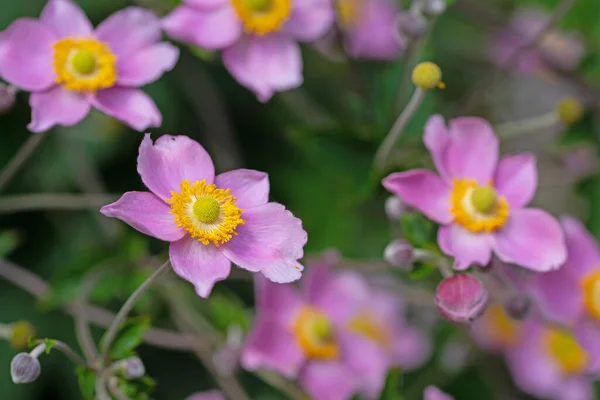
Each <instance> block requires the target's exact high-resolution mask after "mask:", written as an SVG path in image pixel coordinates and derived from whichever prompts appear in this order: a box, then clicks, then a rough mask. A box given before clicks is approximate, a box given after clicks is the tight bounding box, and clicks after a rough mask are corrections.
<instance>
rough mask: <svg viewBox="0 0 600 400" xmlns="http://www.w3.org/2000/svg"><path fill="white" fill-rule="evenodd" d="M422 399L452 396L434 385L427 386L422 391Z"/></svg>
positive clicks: (431, 399)
mask: <svg viewBox="0 0 600 400" xmlns="http://www.w3.org/2000/svg"><path fill="white" fill-rule="evenodd" d="M423 400H454V397H452V396H450V395H448V394H447V393H444V392H442V391H441V390H440V389H438V388H437V387H435V386H427V387H426V388H425V392H423Z"/></svg>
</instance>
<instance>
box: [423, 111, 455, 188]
mask: <svg viewBox="0 0 600 400" xmlns="http://www.w3.org/2000/svg"><path fill="white" fill-rule="evenodd" d="M423 143H425V147H427V150H429V153H430V154H431V158H433V164H434V165H435V168H436V169H437V171H438V172H439V174H440V176H441V177H442V179H444V180H445V181H448V182H450V181H451V180H452V178H451V177H450V176H449V175H448V167H447V166H446V163H447V160H446V157H447V156H446V153H447V151H448V147H449V146H450V133H449V132H448V128H446V122H445V121H444V117H442V116H441V115H432V116H431V117H429V119H428V120H427V123H426V124H425V129H424V131H423Z"/></svg>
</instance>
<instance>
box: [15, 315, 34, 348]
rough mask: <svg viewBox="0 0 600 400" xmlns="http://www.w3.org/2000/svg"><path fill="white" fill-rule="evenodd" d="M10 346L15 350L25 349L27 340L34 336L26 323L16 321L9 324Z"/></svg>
mask: <svg viewBox="0 0 600 400" xmlns="http://www.w3.org/2000/svg"><path fill="white" fill-rule="evenodd" d="M11 329H12V332H11V335H10V338H9V342H10V345H11V346H12V347H13V348H14V349H17V350H22V349H26V348H27V344H28V341H29V338H30V337H32V336H35V329H34V328H33V326H32V325H31V324H30V323H29V322H27V321H16V322H14V323H12V324H11Z"/></svg>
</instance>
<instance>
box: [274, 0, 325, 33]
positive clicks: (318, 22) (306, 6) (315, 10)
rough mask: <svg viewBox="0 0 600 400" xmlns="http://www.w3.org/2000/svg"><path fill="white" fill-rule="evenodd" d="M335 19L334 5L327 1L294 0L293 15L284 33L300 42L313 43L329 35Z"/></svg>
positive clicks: (285, 26) (287, 22)
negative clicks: (328, 32)
mask: <svg viewBox="0 0 600 400" xmlns="http://www.w3.org/2000/svg"><path fill="white" fill-rule="evenodd" d="M334 18H335V13H334V11H333V7H332V3H331V2H330V1H327V0H294V1H293V2H292V13H291V14H290V17H289V18H288V20H287V21H286V23H285V25H284V27H283V31H284V32H285V33H288V34H290V35H292V36H293V37H295V38H296V39H298V40H302V41H307V42H312V41H315V40H317V39H319V38H320V37H322V36H323V35H325V33H327V31H328V30H329V29H330V28H331V27H332V25H333V21H334Z"/></svg>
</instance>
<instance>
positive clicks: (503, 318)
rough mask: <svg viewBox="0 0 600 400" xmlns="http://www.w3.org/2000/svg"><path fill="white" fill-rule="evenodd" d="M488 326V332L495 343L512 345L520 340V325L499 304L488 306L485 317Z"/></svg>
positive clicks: (505, 345)
mask: <svg viewBox="0 0 600 400" xmlns="http://www.w3.org/2000/svg"><path fill="white" fill-rule="evenodd" d="M483 318H484V319H483V320H484V321H485V324H487V327H488V334H489V335H491V336H492V337H491V339H492V341H493V342H494V343H498V344H500V345H502V346H504V347H511V346H514V345H515V344H517V341H518V340H519V325H518V323H516V322H515V321H513V320H512V319H510V317H509V316H508V315H506V312H504V308H503V307H502V306H501V305H499V304H491V305H489V306H488V308H487V310H486V311H485V314H484V317H483Z"/></svg>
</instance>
